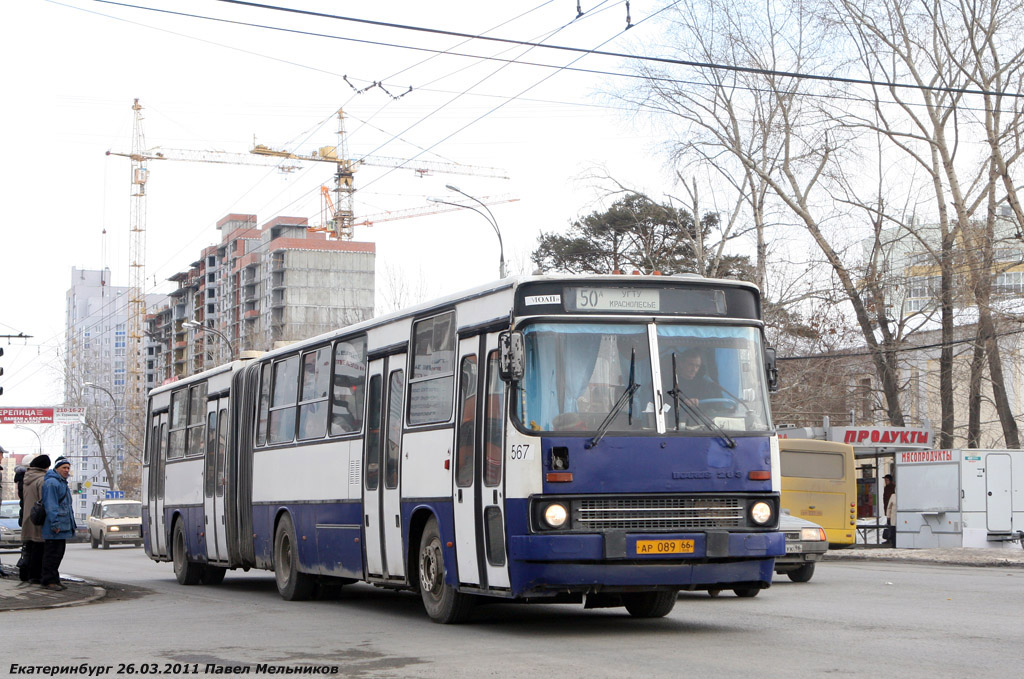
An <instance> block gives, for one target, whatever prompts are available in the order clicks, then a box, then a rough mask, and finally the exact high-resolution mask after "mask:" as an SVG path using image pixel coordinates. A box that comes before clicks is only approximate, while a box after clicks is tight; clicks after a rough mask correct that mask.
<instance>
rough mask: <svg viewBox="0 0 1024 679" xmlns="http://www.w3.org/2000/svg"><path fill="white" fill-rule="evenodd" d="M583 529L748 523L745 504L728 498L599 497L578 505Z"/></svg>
mask: <svg viewBox="0 0 1024 679" xmlns="http://www.w3.org/2000/svg"><path fill="white" fill-rule="evenodd" d="M577 507H578V511H577V515H576V525H577V526H578V527H580V528H591V529H599V530H600V529H613V528H624V529H627V530H680V529H697V530H704V529H714V528H738V527H743V526H745V525H746V517H745V503H744V501H743V499H741V498H737V497H725V498H698V497H672V498H635V499H634V498H596V499H592V500H580V501H579V502H578V504H577Z"/></svg>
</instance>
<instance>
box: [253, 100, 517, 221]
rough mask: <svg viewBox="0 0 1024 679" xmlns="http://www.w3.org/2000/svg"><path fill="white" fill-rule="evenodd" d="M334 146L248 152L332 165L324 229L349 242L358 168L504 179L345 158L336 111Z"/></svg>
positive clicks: (434, 164)
mask: <svg viewBox="0 0 1024 679" xmlns="http://www.w3.org/2000/svg"><path fill="white" fill-rule="evenodd" d="M337 115H338V145H337V146H321V147H320V148H319V149H317V150H316V151H314V152H313V153H312V154H309V155H304V154H300V153H292V152H290V151H281V150H276V149H272V148H270V147H268V146H264V145H263V144H256V145H255V146H254V147H253V148H252V151H250V153H252V154H253V155H256V156H267V157H272V158H287V159H290V160H304V161H310V162H321V163H334V165H335V172H334V189H333V192H334V199H333V200H332V199H331V198H330V196H328V195H327V194H326V193H325V192H323V190H321V196H322V198H321V202H322V204H323V205H325V206H326V205H329V206H330V210H331V215H330V217H329V219H328V220H327V221H326V223H325V224H324V226H326V228H327V229H329V230H330V231H332V232H333V233H334V235H335V237H336V238H339V239H345V240H351V238H352V235H353V231H354V228H353V227H355V225H356V224H355V212H354V210H353V200H352V196H353V194H354V193H355V172H356V170H357V169H359V166H360V165H369V166H373V167H390V168H402V169H406V170H412V171H413V172H416V173H417V174H418V175H419V176H421V177H423V176H425V175H427V174H430V173H431V172H443V173H446V174H464V175H473V176H476V177H493V178H497V179H508V175H506V174H505V171H504V170H500V169H498V168H495V167H475V166H473V165H463V164H461V163H451V162H447V163H446V162H440V161H431V160H408V159H402V158H389V157H384V156H363V157H361V158H359V159H358V160H352V159H351V158H349V155H348V141H347V139H346V136H345V114H344V111H343V110H342V109H340V108H339V109H338V114H337Z"/></svg>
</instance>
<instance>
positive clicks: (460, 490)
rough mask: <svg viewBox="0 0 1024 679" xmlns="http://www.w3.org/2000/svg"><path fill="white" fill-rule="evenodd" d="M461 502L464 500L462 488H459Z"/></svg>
mask: <svg viewBox="0 0 1024 679" xmlns="http://www.w3.org/2000/svg"><path fill="white" fill-rule="evenodd" d="M459 502H462V489H461V488H459Z"/></svg>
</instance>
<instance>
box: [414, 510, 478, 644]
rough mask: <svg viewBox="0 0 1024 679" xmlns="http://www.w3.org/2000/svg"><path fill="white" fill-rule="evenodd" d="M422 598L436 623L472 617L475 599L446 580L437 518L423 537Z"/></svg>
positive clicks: (421, 559)
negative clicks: (470, 615) (457, 589)
mask: <svg viewBox="0 0 1024 679" xmlns="http://www.w3.org/2000/svg"><path fill="white" fill-rule="evenodd" d="M419 557H420V558H419V561H418V563H419V576H420V597H421V598H422V599H423V608H425V609H426V611H427V615H429V616H430V619H431V620H433V621H434V622H437V623H440V624H442V625H448V624H452V623H458V622H462V621H463V620H465V619H466V618H467V617H469V612H470V609H472V607H473V600H472V598H470V597H469V595H467V594H463V593H462V592H457V591H455V588H454V587H452V586H451V585H448V584H447V583H445V581H444V573H445V566H444V550H443V548H442V546H441V531H440V530H439V529H438V527H437V519H436V518H434V517H431V518H430V520H429V521H428V522H427V525H426V527H425V528H424V529H423V537H421V538H420V555H419Z"/></svg>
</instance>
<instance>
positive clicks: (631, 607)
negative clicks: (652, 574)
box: [622, 589, 678, 618]
mask: <svg viewBox="0 0 1024 679" xmlns="http://www.w3.org/2000/svg"><path fill="white" fill-rule="evenodd" d="M677 596H678V592H676V591H675V590H674V589H673V590H670V591H667V592H638V593H635V594H623V595H622V603H623V604H625V606H626V610H627V611H628V612H629V614H630V615H632V616H633V617H634V618H664V617H665V616H666V615H668V614H669V613H671V612H672V608H673V607H674V606H675V605H676V597H677Z"/></svg>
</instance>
